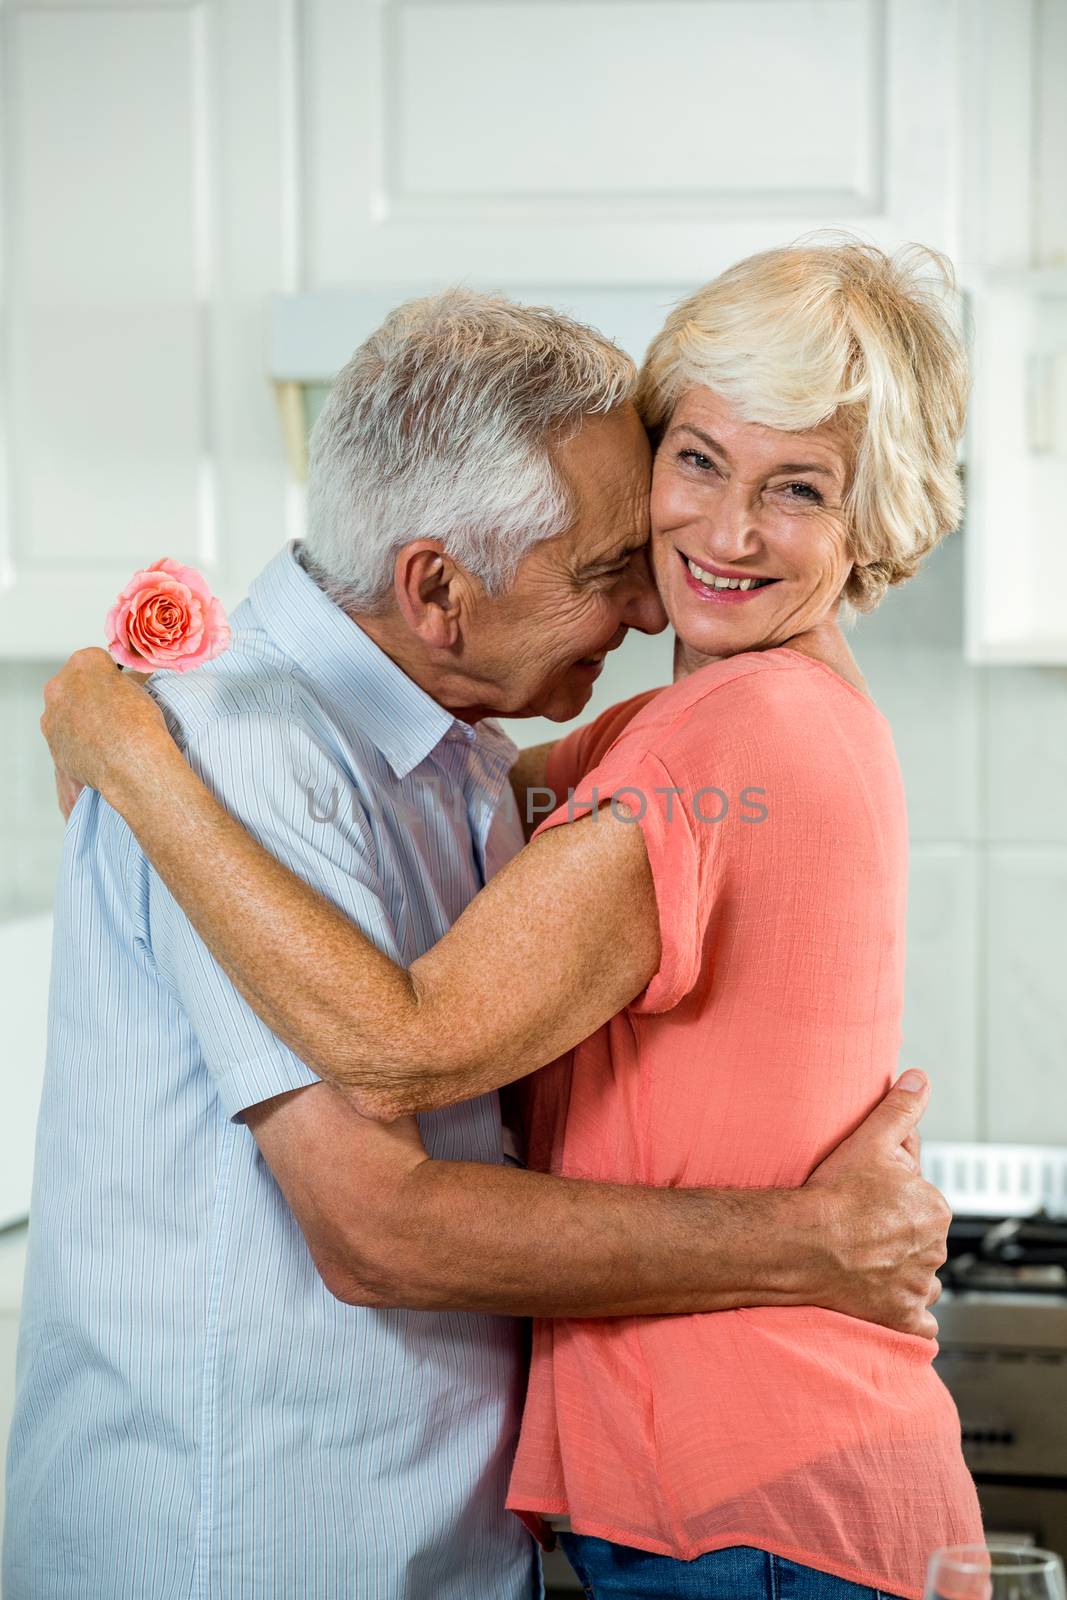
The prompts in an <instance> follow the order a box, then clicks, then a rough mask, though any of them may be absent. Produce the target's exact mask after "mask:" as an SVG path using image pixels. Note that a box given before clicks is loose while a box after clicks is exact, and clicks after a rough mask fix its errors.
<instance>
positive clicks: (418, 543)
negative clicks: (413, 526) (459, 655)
mask: <svg viewBox="0 0 1067 1600" xmlns="http://www.w3.org/2000/svg"><path fill="white" fill-rule="evenodd" d="M393 592H394V594H395V596H396V603H397V607H398V608H399V611H400V615H401V616H402V617H403V619H404V621H405V622H406V623H407V625H408V627H409V628H410V629H411V631H412V633H414V634H417V635H418V637H419V639H420V640H421V641H422V643H423V644H424V645H427V646H429V647H430V648H432V649H436V650H450V649H452V648H453V647H454V646H455V645H456V644H458V643H459V640H460V637H461V635H462V631H463V624H464V622H465V620H466V618H467V616H468V615H469V613H470V609H471V604H472V602H473V599H474V580H473V579H472V578H471V575H470V573H469V572H467V571H465V569H464V568H463V567H461V566H459V565H458V564H457V562H455V561H454V560H453V559H452V557H451V556H450V555H449V554H448V552H447V551H446V550H445V549H444V548H443V547H442V545H441V544H440V543H439V542H438V541H437V540H436V539H414V540H412V542H411V543H410V544H406V545H405V546H404V547H403V549H402V550H400V551H399V552H398V554H397V558H396V563H395V565H394V567H393Z"/></svg>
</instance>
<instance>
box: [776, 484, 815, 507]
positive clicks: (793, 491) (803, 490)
mask: <svg viewBox="0 0 1067 1600" xmlns="http://www.w3.org/2000/svg"><path fill="white" fill-rule="evenodd" d="M783 487H784V488H785V489H787V490H788V492H789V494H790V496H791V498H792V499H794V500H807V501H809V502H810V504H811V505H814V506H821V505H822V495H821V494H820V493H819V491H818V489H816V487H815V485H814V484H813V483H787V484H785V485H784V486H783Z"/></svg>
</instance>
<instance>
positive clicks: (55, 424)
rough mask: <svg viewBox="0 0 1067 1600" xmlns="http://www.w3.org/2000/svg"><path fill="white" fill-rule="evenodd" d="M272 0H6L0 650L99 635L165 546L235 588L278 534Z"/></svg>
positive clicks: (280, 234) (278, 176) (276, 6)
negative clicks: (272, 321) (270, 338)
mask: <svg viewBox="0 0 1067 1600" xmlns="http://www.w3.org/2000/svg"><path fill="white" fill-rule="evenodd" d="M287 12H288V7H287V6H286V5H285V3H284V0H225V3H222V0H219V3H209V0H202V3H195V0H152V3H143V4H142V3H136V0H126V3H120V4H115V3H106V4H105V3H99V4H97V3H95V0H80V3H78V0H74V3H67V4H64V5H62V6H54V5H47V4H40V3H37V4H31V3H28V0H18V3H15V4H12V3H10V0H9V3H7V4H6V5H5V4H0V50H2V55H0V71H2V78H0V99H2V103H3V105H4V111H5V116H4V122H3V131H2V148H0V156H2V191H0V201H2V211H0V223H2V251H3V253H2V267H3V272H2V283H0V304H2V309H3V344H4V353H5V356H6V360H5V361H4V365H3V370H2V374H0V451H2V465H3V473H2V481H0V653H3V654H5V655H22V656H43V657H47V656H50V655H56V654H66V652H67V651H68V650H69V649H71V648H74V647H75V646H76V645H79V644H86V643H99V642H102V624H103V619H104V615H105V612H106V610H107V607H108V606H109V605H110V604H111V602H112V601H113V600H114V597H115V594H116V593H117V591H118V589H119V588H120V587H121V585H122V584H123V583H124V582H125V581H126V579H127V578H128V577H129V575H130V574H131V572H132V571H133V570H134V569H135V568H137V567H140V566H144V565H147V564H148V563H150V562H151V561H152V560H154V559H156V558H158V557H160V556H164V555H169V556H173V557H175V558H176V559H178V560H182V561H186V562H191V563H192V564H193V565H195V566H198V567H200V568H201V569H202V570H203V571H204V572H205V573H206V574H207V576H208V577H209V579H210V581H211V582H212V583H213V584H214V585H215V586H216V588H217V589H218V590H219V591H220V592H221V593H222V594H223V595H224V597H225V598H227V599H230V600H232V599H233V598H235V597H236V594H237V593H238V592H239V590H240V588H241V587H243V584H244V582H245V581H246V579H247V575H248V571H249V570H250V569H251V568H254V566H256V565H259V564H260V563H261V562H262V560H264V559H266V557H267V556H268V555H269V554H270V553H271V552H272V551H273V550H274V549H275V548H276V547H277V545H278V544H279V543H280V542H281V541H282V539H283V538H284V537H285V531H286V503H287V502H286V478H285V469H284V465H283V463H282V461H281V458H280V452H279V449H278V437H277V425H276V420H275V416H274V406H273V397H272V395H271V392H270V387H269V384H268V381H267V361H266V325H267V310H268V306H269V300H270V296H271V294H272V293H273V292H276V291H278V290H280V289H285V288H287V287H293V280H292V279H291V278H287V277H286V266H287V261H288V260H289V259H290V258H292V257H293V255H294V251H293V246H292V239H291V237H289V236H287V228H288V234H289V235H291V218H290V212H291V208H287V207H286V205H285V203H284V196H285V182H286V173H287V171H288V170H289V164H290V163H289V146H288V135H287V128H286V123H285V118H284V117H283V116H280V115H279V107H284V106H285V105H286V104H288V103H289V102H290V100H291V95H290V93H289V89H288V83H289V80H288V77H287V74H288V73H289V71H290V70H291V63H290V62H288V61H287V60H286V38H285V33H284V30H283V27H282V25H281V23H282V20H283V19H284V15H285V14H287Z"/></svg>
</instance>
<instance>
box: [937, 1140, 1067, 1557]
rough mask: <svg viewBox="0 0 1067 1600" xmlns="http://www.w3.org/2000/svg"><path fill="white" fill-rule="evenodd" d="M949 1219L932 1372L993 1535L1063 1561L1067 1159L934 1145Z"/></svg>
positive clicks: (1027, 1149)
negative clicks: (952, 1407) (952, 1413)
mask: <svg viewBox="0 0 1067 1600" xmlns="http://www.w3.org/2000/svg"><path fill="white" fill-rule="evenodd" d="M923 1169H924V1171H925V1173H926V1176H927V1177H928V1178H929V1179H930V1180H931V1182H933V1183H936V1184H937V1186H938V1188H939V1189H941V1190H942V1191H943V1192H944V1194H945V1195H946V1196H947V1198H948V1200H949V1203H950V1205H951V1206H952V1208H953V1212H954V1214H955V1215H954V1220H953V1224H952V1228H951V1231H950V1234H949V1258H948V1261H947V1262H946V1263H945V1266H944V1268H943V1269H942V1273H941V1277H942V1281H943V1282H944V1284H945V1292H944V1295H943V1296H942V1299H941V1300H940V1301H939V1303H938V1305H937V1306H936V1307H935V1313H936V1316H937V1321H938V1327H939V1330H940V1332H939V1342H940V1346H941V1351H940V1355H939V1356H938V1358H937V1363H936V1365H937V1370H938V1371H939V1372H940V1374H941V1377H942V1378H943V1380H944V1382H945V1383H946V1384H947V1386H948V1388H949V1389H950V1390H951V1392H952V1394H953V1396H954V1398H955V1400H956V1404H957V1406H958V1407H959V1411H960V1419H961V1421H962V1424H963V1447H964V1454H965V1456H966V1458H967V1464H968V1466H969V1467H970V1469H971V1471H972V1472H973V1474H974V1477H975V1482H976V1483H977V1485H978V1494H979V1499H980V1500H981V1502H982V1510H983V1513H984V1516H985V1520H986V1531H987V1533H988V1534H990V1535H994V1534H996V1535H1010V1536H1012V1537H1015V1538H1023V1539H1028V1540H1031V1541H1032V1542H1033V1543H1035V1544H1038V1545H1043V1546H1044V1547H1045V1548H1046V1549H1051V1550H1055V1551H1057V1552H1058V1553H1059V1554H1060V1555H1063V1556H1065V1557H1067V1150H1061V1149H1052V1148H1047V1147H1038V1146H1028V1145H1025V1146H1024V1145H978V1144H966V1145H965V1144H934V1143H932V1144H929V1145H928V1146H926V1147H925V1149H924V1151H923Z"/></svg>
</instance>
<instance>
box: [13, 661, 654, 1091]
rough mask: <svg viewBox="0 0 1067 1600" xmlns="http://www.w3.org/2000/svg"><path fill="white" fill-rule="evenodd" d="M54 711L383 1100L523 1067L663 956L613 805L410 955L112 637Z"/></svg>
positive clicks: (278, 1028) (267, 970)
mask: <svg viewBox="0 0 1067 1600" xmlns="http://www.w3.org/2000/svg"><path fill="white" fill-rule="evenodd" d="M42 729H43V731H44V733H45V735H46V737H47V738H48V741H49V744H50V745H51V747H52V754H53V757H54V758H55V761H56V764H57V766H58V767H60V768H62V769H63V770H65V771H66V772H68V773H69V774H70V775H71V776H72V777H74V778H75V779H78V780H80V781H82V782H84V783H88V784H91V785H92V786H93V787H94V788H97V789H99V790H100V792H101V793H102V794H103V796H104V798H105V799H106V800H107V801H108V802H109V803H110V804H111V805H112V806H114V807H115V809H116V810H117V811H119V812H120V813H121V814H122V816H123V817H124V818H125V819H126V821H127V823H128V824H129V826H130V828H131V829H132V831H133V832H134V834H135V835H136V836H137V838H138V840H139V841H140V843H141V846H142V848H143V849H144V851H145V853H146V855H147V856H148V857H149V859H150V860H151V861H152V863H153V865H154V866H155V868H156V870H157V871H158V872H159V874H160V876H161V877H162V878H163V880H164V881H165V882H166V884H167V886H168V887H169V888H170V890H171V892H172V893H173V894H174V896H175V898H176V899H177V900H178V902H179V903H180V905H181V906H182V909H183V910H184V911H185V913H186V915H187V916H188V917H189V920H190V921H191V922H192V924H193V926H194V927H195V928H196V930H197V932H198V933H199V934H200V936H201V937H202V938H203V940H204V942H205V943H206V944H207V946H208V947H209V949H210V950H211V951H212V953H213V954H214V956H215V957H216V959H217V960H218V961H219V963H220V965H221V966H222V967H223V968H224V970H225V971H226V973H227V974H228V976H229V977H230V979H231V980H232V982H233V983H234V984H235V985H236V986H237V988H238V989H239V990H240V991H241V993H242V994H243V995H244V997H245V999H246V1000H247V1001H248V1003H249V1004H250V1005H251V1006H252V1007H253V1008H254V1009H255V1010H256V1011H257V1012H258V1013H259V1015H260V1016H261V1017H262V1018H263V1020H264V1021H265V1022H266V1023H267V1024H268V1026H269V1027H270V1028H272V1029H273V1030H274V1032H275V1033H277V1034H278V1035H279V1037H281V1038H282V1039H284V1040H285V1042H286V1043H287V1044H288V1045H290V1047H291V1048H292V1049H293V1050H295V1051H296V1053H297V1054H298V1055H300V1056H301V1057H302V1058H303V1060H305V1061H306V1062H307V1063H308V1065H309V1066H310V1067H311V1068H312V1069H313V1070H314V1071H315V1072H317V1073H318V1074H319V1075H320V1076H321V1077H323V1078H325V1079H327V1080H328V1081H330V1082H332V1083H334V1084H335V1085H336V1086H337V1087H338V1088H340V1089H342V1090H343V1091H344V1092H345V1093H346V1094H347V1095H348V1096H349V1098H350V1099H351V1101H352V1103H353V1104H354V1105H355V1106H356V1108H357V1109H358V1110H359V1111H361V1112H362V1113H363V1114H364V1115H366V1116H372V1117H378V1118H391V1117H395V1116H400V1115H402V1114H404V1113H405V1112H409V1111H421V1110H429V1109H432V1108H434V1107H437V1106H442V1105H448V1104H451V1103H452V1102H454V1101H458V1100H466V1099H470V1098H471V1097H472V1096H474V1095H476V1094H480V1093H483V1092H485V1091H486V1090H488V1089H492V1088H496V1087H499V1086H500V1085H501V1084H504V1083H510V1082H511V1081H513V1080H514V1079H516V1078H519V1077H522V1076H524V1075H525V1074H526V1073H528V1072H531V1071H533V1070H534V1069H535V1068H537V1067H540V1066H543V1065H544V1064H545V1063H546V1062H548V1061H551V1060H553V1059H554V1058H555V1057H556V1056H558V1055H560V1054H562V1052H563V1051H565V1050H567V1049H570V1048H571V1046H573V1045H575V1044H577V1043H578V1042H579V1041H580V1040H581V1039H584V1038H586V1037H587V1036H588V1035H589V1034H590V1033H592V1032H594V1031H595V1029H596V1028H598V1027H599V1026H600V1025H601V1024H602V1023H603V1022H606V1021H607V1020H608V1019H609V1018H610V1017H612V1016H614V1015H615V1014H616V1012H618V1011H620V1010H621V1009H622V1008H623V1006H625V1005H626V1004H627V1003H628V1002H629V1001H630V1000H632V999H633V998H634V996H635V995H637V994H639V993H640V992H641V990H642V989H643V988H644V987H645V985H646V984H647V983H648V981H649V979H650V978H651V977H652V975H653V974H654V972H655V971H656V968H657V966H658V963H659V953H660V947H659V926H658V919H657V912H656V902H655V895H654V892H653V886H652V875H651V872H650V869H649V865H648V858H647V855H646V852H645V846H644V841H643V838H642V835H641V830H640V828H638V827H636V826H635V825H634V824H633V823H631V822H628V821H626V820H624V819H620V818H618V817H616V816H615V815H614V814H613V813H612V812H610V811H601V812H599V813H597V814H596V815H595V816H593V817H591V818H587V819H585V820H583V821H580V822H575V823H573V824H571V825H569V826H567V827H562V828H554V829H552V830H551V831H550V832H549V833H547V834H544V835H542V836H541V838H539V839H537V840H536V841H535V842H534V843H533V844H532V845H530V846H528V847H527V848H526V849H525V850H523V851H522V852H521V853H520V855H519V856H518V857H517V858H516V859H515V860H514V861H513V862H512V863H511V864H510V865H509V866H508V867H507V868H505V869H504V871H502V872H500V873H498V874H497V876H496V877H495V878H494V879H493V881H492V882H491V884H490V885H489V886H488V887H487V888H486V889H485V890H483V892H482V893H481V894H480V895H478V896H477V898H476V899H475V900H474V901H473V902H472V903H471V905H470V906H469V907H468V909H467V910H466V911H465V912H464V914H463V916H461V917H460V918H459V920H458V921H457V922H456V924H455V925H454V927H453V928H452V929H451V930H450V932H449V933H448V934H446V935H445V937H444V938H443V939H442V940H441V941H440V942H439V943H438V944H437V945H435V946H434V947H433V949H432V950H430V951H428V952H427V953H426V955H424V956H422V957H420V959H419V960H418V961H416V962H415V963H414V964H413V965H412V966H411V967H410V968H407V969H405V968H403V967H400V966H397V965H396V964H395V963H394V962H392V961H391V960H390V959H389V958H388V957H387V956H385V955H383V954H382V953H381V951H379V950H378V949H376V948H375V946H374V945H373V944H371V943H370V941H369V940H367V939H366V938H365V937H364V936H363V934H361V933H360V932H359V930H358V929H357V928H355V927H354V926H353V925H352V924H351V923H350V922H349V921H348V920H347V919H346V918H345V917H344V916H342V915H341V913H340V912H338V911H337V910H335V908H334V907H333V906H331V905H329V904H328V903H327V902H326V901H325V900H323V899H321V898H320V897H319V896H318V895H317V894H316V893H315V892H314V890H312V889H310V888H309V887H308V886H307V885H306V884H305V883H303V882H302V881H301V880H300V879H299V878H297V877H295V876H293V874H291V873H290V872H288V871H287V870H286V869H285V868H284V867H282V866H281V865H280V864H279V863H278V862H277V861H275V860H274V859H273V857H272V856H270V855H269V854H267V852H266V851H264V850H263V849H262V848H261V847H260V846H259V845H258V844H257V843H256V842H255V841H254V840H253V839H252V838H251V837H250V836H249V835H248V834H247V833H246V832H245V830H244V829H243V828H242V827H241V826H240V824H239V823H237V822H235V821H234V819H233V818H232V817H231V816H230V815H229V814H228V813H227V812H226V811H225V810H224V809H223V807H222V806H220V805H219V804H218V802H217V801H216V800H215V799H214V797H213V796H212V795H211V793H210V792H209V791H208V790H207V789H206V788H205V787H204V785H203V784H202V783H201V782H200V780H199V779H198V778H197V777H196V775H195V774H194V773H193V772H192V771H191V769H190V768H189V767H188V766H187V764H186V762H185V761H184V760H183V758H182V756H181V754H180V752H179V751H178V749H177V747H176V746H175V745H174V743H173V741H172V740H171V738H170V735H169V733H168V732H167V729H166V725H165V723H164V721H163V718H162V715H161V713H160V712H159V709H158V707H157V706H156V705H155V703H154V701H152V699H151V697H150V696H149V695H147V694H146V693H145V692H144V691H143V690H142V689H140V688H138V687H136V686H135V685H134V684H132V683H130V682H128V681H126V680H125V679H124V675H123V674H121V673H120V672H118V670H117V669H116V668H115V667H114V665H113V663H112V662H111V661H110V658H109V657H108V656H107V655H106V654H105V653H104V652H103V651H98V650H90V651H79V652H78V653H77V654H76V655H75V656H73V657H72V658H71V661H70V662H69V663H68V665H67V666H66V667H65V668H64V669H63V671H62V672H61V673H60V674H59V676H58V677H57V678H54V679H53V680H52V681H51V683H50V684H49V686H48V688H47V690H46V710H45V715H44V717H43V718H42Z"/></svg>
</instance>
